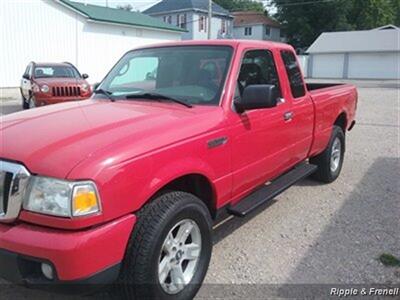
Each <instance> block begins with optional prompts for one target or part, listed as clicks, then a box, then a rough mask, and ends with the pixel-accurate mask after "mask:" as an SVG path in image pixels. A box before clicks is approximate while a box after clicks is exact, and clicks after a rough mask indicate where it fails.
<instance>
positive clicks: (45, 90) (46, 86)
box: [40, 84, 50, 93]
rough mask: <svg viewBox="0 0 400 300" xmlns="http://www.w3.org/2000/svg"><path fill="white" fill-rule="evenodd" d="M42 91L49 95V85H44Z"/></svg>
mask: <svg viewBox="0 0 400 300" xmlns="http://www.w3.org/2000/svg"><path fill="white" fill-rule="evenodd" d="M40 90H41V91H42V93H47V92H48V91H49V90H50V89H49V86H48V85H46V84H44V85H42V86H41V87H40Z"/></svg>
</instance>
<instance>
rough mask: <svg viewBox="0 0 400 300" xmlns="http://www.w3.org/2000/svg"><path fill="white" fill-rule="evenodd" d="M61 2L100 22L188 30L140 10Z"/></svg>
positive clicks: (67, 1)
mask: <svg viewBox="0 0 400 300" xmlns="http://www.w3.org/2000/svg"><path fill="white" fill-rule="evenodd" d="M59 2H61V3H63V4H65V5H66V6H68V7H70V8H71V9H74V10H76V11H78V12H80V13H81V14H84V15H85V16H87V17H88V18H89V19H90V20H93V21H98V22H107V23H114V24H118V25H128V26H138V27H147V28H154V29H161V30H169V31H178V32H186V30H185V29H181V28H179V27H176V26H173V25H169V24H167V23H165V22H163V21H161V20H159V19H156V18H153V17H150V16H147V15H145V14H142V13H140V12H133V11H127V10H123V9H118V8H109V7H104V6H98V5H92V4H84V3H78V2H73V1H69V0H59Z"/></svg>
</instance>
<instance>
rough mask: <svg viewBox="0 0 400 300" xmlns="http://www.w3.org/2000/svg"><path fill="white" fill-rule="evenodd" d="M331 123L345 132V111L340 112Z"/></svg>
mask: <svg viewBox="0 0 400 300" xmlns="http://www.w3.org/2000/svg"><path fill="white" fill-rule="evenodd" d="M333 125H336V126H339V127H340V128H342V130H343V133H346V129H347V114H346V112H344V111H343V112H341V113H340V114H339V115H338V116H337V118H336V120H335V122H334V123H333Z"/></svg>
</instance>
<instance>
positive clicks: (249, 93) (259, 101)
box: [234, 84, 278, 113]
mask: <svg viewBox="0 0 400 300" xmlns="http://www.w3.org/2000/svg"><path fill="white" fill-rule="evenodd" d="M277 91H278V90H277V88H276V86H275V85H272V84H258V85H249V86H247V87H246V88H245V89H244V91H243V95H242V97H241V98H239V99H235V101H234V105H235V108H236V111H237V112H238V113H243V112H244V111H246V110H251V109H260V108H271V107H275V106H277V105H278V92H277Z"/></svg>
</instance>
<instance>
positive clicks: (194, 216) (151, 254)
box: [119, 192, 212, 300]
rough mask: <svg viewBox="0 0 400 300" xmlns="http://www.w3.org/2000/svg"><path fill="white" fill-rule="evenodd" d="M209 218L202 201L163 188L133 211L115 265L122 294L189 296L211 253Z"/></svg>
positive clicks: (206, 266) (165, 296) (198, 286)
mask: <svg viewBox="0 0 400 300" xmlns="http://www.w3.org/2000/svg"><path fill="white" fill-rule="evenodd" d="M211 228H212V222H211V217H210V213H209V211H208V209H207V207H206V206H205V205H204V203H203V202H202V201H201V200H200V199H198V198H196V197H195V196H193V195H191V194H188V193H184V192H170V193H166V194H164V195H162V196H160V197H158V198H157V199H155V200H154V201H152V202H150V203H149V204H148V205H146V206H145V207H144V208H143V209H142V210H141V211H140V212H139V213H138V221H137V223H136V224H135V229H134V231H133V233H132V236H131V239H130V242H129V245H128V248H127V251H126V254H125V259H124V262H123V267H122V271H121V278H120V281H119V284H120V285H122V286H121V289H120V290H119V292H120V293H121V296H122V298H124V299H182V300H183V299H192V298H193V297H194V296H195V295H196V293H197V291H198V289H199V288H200V285H201V283H202V282H203V280H204V277H205V275H206V272H207V269H208V265H209V262H210V258H211V250H212V241H211Z"/></svg>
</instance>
